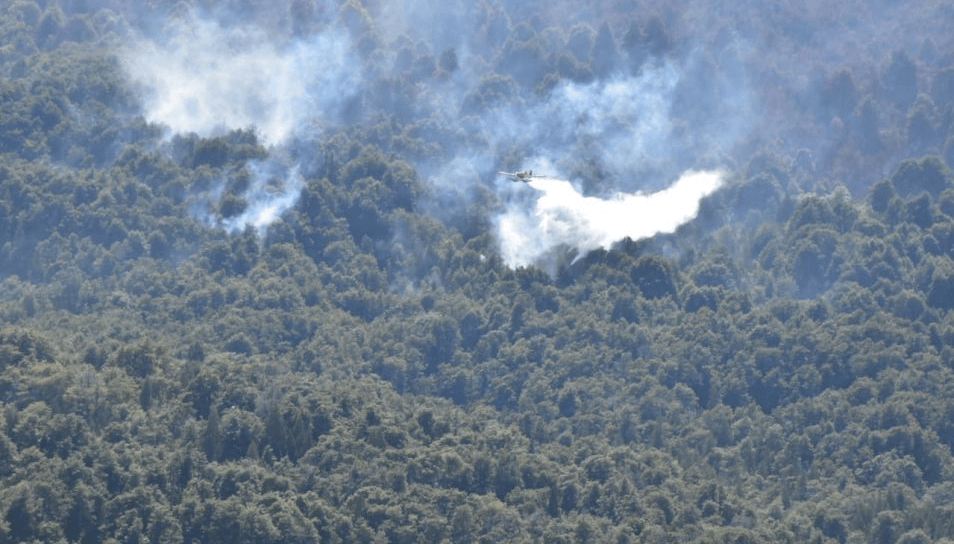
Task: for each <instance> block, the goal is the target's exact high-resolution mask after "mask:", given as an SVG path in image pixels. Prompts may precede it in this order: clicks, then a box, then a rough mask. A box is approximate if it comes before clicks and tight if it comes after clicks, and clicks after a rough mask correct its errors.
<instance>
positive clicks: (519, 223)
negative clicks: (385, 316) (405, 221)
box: [123, 3, 748, 266]
mask: <svg viewBox="0 0 954 544" xmlns="http://www.w3.org/2000/svg"><path fill="white" fill-rule="evenodd" d="M419 4H420V3H411V4H408V9H409V10H411V12H407V13H403V14H401V17H397V15H396V13H398V12H396V11H395V8H394V6H393V5H392V6H390V7H388V8H386V9H385V8H384V7H382V8H381V10H380V11H379V12H378V13H375V12H373V10H371V11H370V13H366V12H363V11H360V10H354V9H352V8H349V7H348V6H352V4H350V3H349V4H348V5H346V6H343V7H341V8H340V9H339V10H338V12H337V15H336V18H331V17H325V21H324V24H313V25H312V27H311V30H310V31H309V32H307V33H304V34H301V33H296V36H284V37H283V36H282V35H281V34H277V33H276V32H274V28H265V27H264V26H256V24H254V23H252V22H249V21H252V20H254V17H250V16H244V17H228V18H222V17H219V18H214V17H211V16H209V15H200V14H198V12H196V11H192V12H190V13H189V14H188V16H187V17H185V18H183V19H182V20H180V21H178V22H174V23H171V24H168V25H166V28H167V31H166V33H165V34H164V35H163V36H161V37H158V38H143V39H141V40H140V41H139V42H138V43H136V44H134V45H132V46H131V47H129V48H128V49H127V50H126V51H125V53H124V55H123V61H124V66H125V67H126V70H127V72H128V73H129V75H130V78H131V80H132V81H133V82H134V83H135V84H136V85H137V86H138V87H139V88H140V89H142V91H143V95H144V105H145V108H146V117H147V119H148V120H150V121H153V122H157V123H161V124H164V125H166V126H168V127H169V130H170V131H171V132H172V133H188V132H194V133H196V134H198V135H200V136H214V135H218V134H222V133H224V132H226V131H228V130H234V129H244V128H248V127H254V128H255V129H256V131H257V133H258V134H259V135H260V140H261V141H263V142H264V143H265V144H266V145H268V146H270V149H271V151H270V157H269V158H267V159H265V160H264V161H262V162H261V163H256V164H250V165H249V166H247V169H249V170H250V172H251V174H252V175H251V178H252V182H251V183H249V184H248V187H247V188H246V189H245V190H244V191H243V192H242V195H241V196H242V198H243V199H244V200H245V202H246V203H247V206H246V207H245V208H243V209H242V211H241V213H237V214H230V215H228V217H224V216H222V215H221V214H218V215H217V214H215V213H213V212H211V211H210V209H211V208H213V207H214V206H209V205H198V206H196V208H195V211H196V214H197V215H198V216H200V217H202V218H203V219H205V220H206V221H207V222H208V223H210V224H213V225H215V226H219V227H222V228H226V229H228V230H229V231H236V230H241V229H242V228H243V227H244V225H245V224H250V225H252V226H254V227H255V228H257V229H258V230H259V231H260V232H263V231H264V229H266V228H267V226H268V224H270V222H271V221H273V220H274V219H275V218H277V217H278V216H279V215H281V214H282V213H283V212H284V211H286V210H287V209H289V208H290V207H292V206H294V204H295V202H296V200H297V196H298V193H299V192H300V190H301V188H302V187H303V185H304V181H303V179H302V176H305V177H307V176H308V175H309V171H308V169H307V168H301V169H296V168H295V167H294V165H290V164H285V163H284V162H283V161H284V160H285V159H283V160H282V161H278V162H277V163H275V164H272V163H273V162H275V161H276V159H273V158H272V156H274V155H276V154H279V155H284V156H287V154H282V153H276V151H280V150H281V149H282V148H283V147H284V146H286V145H287V144H289V143H291V142H292V141H295V145H296V146H297V148H299V149H300V148H301V147H302V146H301V144H302V142H305V144H306V145H307V143H308V142H318V141H320V140H321V138H322V137H323V135H325V134H328V133H331V132H333V131H335V130H340V129H343V128H346V127H347V125H349V124H351V123H362V122H365V121H368V120H370V119H374V118H375V115H378V114H381V113H383V114H391V113H394V114H395V116H396V117H399V118H401V119H402V120H403V121H405V122H407V123H408V124H412V123H414V122H416V121H418V120H425V119H426V120H434V119H436V120H437V122H438V123H439V124H442V125H444V126H453V127H454V129H453V130H451V131H449V132H448V134H447V135H443V136H435V137H433V138H436V139H437V140H436V141H433V142H432V143H435V144H437V145H438V146H439V147H441V148H442V149H443V150H444V152H443V156H438V157H434V156H429V157H427V158H425V159H421V158H416V159H415V158H413V157H412V158H408V159H407V160H409V161H410V162H411V163H412V164H413V165H414V166H415V167H416V168H417V170H418V172H419V173H421V175H422V177H423V179H424V180H425V181H426V182H427V186H428V194H427V195H426V196H425V197H423V200H422V201H421V202H420V209H421V210H431V211H433V213H434V214H435V215H437V216H439V217H441V218H442V219H443V220H445V221H447V222H453V221H454V217H455V216H458V217H459V216H462V215H466V214H467V212H468V210H469V209H471V208H473V207H480V206H481V205H482V203H481V202H480V201H479V200H478V199H479V197H478V196H477V195H480V194H484V195H486V194H487V193H488V191H489V193H491V194H492V195H493V196H494V198H495V199H496V203H495V205H494V206H493V209H496V210H497V212H495V213H497V214H498V215H497V216H496V217H492V218H488V219H489V221H488V224H490V225H492V226H493V228H495V234H496V237H497V239H498V243H499V246H500V249H501V252H502V254H503V257H504V260H505V262H506V263H507V264H508V265H511V266H522V265H530V264H540V265H546V262H547V257H546V255H547V254H548V253H549V252H551V251H552V250H553V249H554V248H558V247H561V246H565V247H569V248H575V249H576V250H578V251H580V252H581V254H582V253H585V252H586V251H588V250H591V249H594V248H596V247H608V246H609V245H610V244H612V242H614V241H617V240H620V239H622V238H624V237H627V236H629V237H631V238H639V237H644V236H651V235H653V234H655V233H657V232H671V231H672V230H674V229H675V228H676V227H677V226H678V225H679V224H681V223H683V222H685V221H687V220H689V219H691V218H692V217H693V216H694V214H695V210H696V209H697V207H698V202H699V199H700V198H702V197H703V196H705V195H706V194H709V193H711V192H712V191H714V190H715V189H717V188H718V186H719V185H720V183H721V179H722V178H721V175H720V174H718V173H716V172H715V171H712V172H702V171H699V170H698V169H699V168H720V167H723V166H724V164H722V163H721V162H720V161H719V160H718V157H719V156H720V152H721V150H722V149H723V148H724V147H725V146H730V145H732V143H733V142H731V141H727V140H728V138H729V136H727V132H729V131H726V130H722V129H723V128H724V126H719V125H718V124H712V123H711V119H709V120H708V121H709V122H710V123H709V124H707V125H704V124H703V123H697V126H692V125H691V124H690V123H689V122H688V121H687V120H686V119H685V118H675V117H674V116H673V112H672V108H673V103H674V101H676V100H678V99H679V97H680V93H681V94H682V95H686V94H687V89H686V82H685V73H684V72H685V65H684V64H685V62H688V61H685V62H684V63H680V62H679V61H678V60H676V59H672V58H671V59H668V60H661V59H649V60H648V61H647V62H645V63H644V64H643V65H642V66H641V67H640V69H639V70H631V69H629V70H627V69H624V68H623V67H624V66H625V64H626V62H627V59H626V58H620V59H616V60H615V61H614V62H615V63H616V64H618V65H619V66H618V67H617V68H614V69H611V70H609V71H608V72H607V73H606V74H605V75H603V76H600V77H594V76H592V75H590V76H586V75H584V76H582V77H580V78H576V79H574V78H564V79H561V80H558V81H555V82H553V83H552V84H548V85H537V86H536V88H528V87H527V85H526V83H525V82H524V81H522V79H523V78H524V76H523V74H525V73H529V72H532V71H533V70H536V69H537V68H536V67H534V66H532V63H531V64H527V63H526V62H525V60H523V59H522V57H520V56H519V55H517V56H516V60H511V61H507V60H506V59H503V58H498V57H497V56H496V55H497V54H498V53H494V52H493V51H494V49H492V48H491V47H490V46H489V45H486V44H484V45H481V39H480V38H479V37H475V35H474V34H475V33H483V38H482V39H483V40H484V41H487V40H489V37H488V35H489V32H490V31H489V30H487V27H489V26H492V23H488V22H487V21H483V22H480V23H477V22H473V23H471V24H470V25H466V24H465V23H462V21H467V18H465V17H462V13H463V12H459V10H457V11H455V10H453V9H448V10H447V13H441V12H440V10H435V9H434V8H433V7H432V6H421V5H419ZM468 9H469V11H468V13H470V12H473V11H476V10H474V8H468ZM349 10H350V11H349ZM419 10H428V12H427V14H426V16H425V15H421V14H417V11H419ZM412 12H413V13H412ZM323 13H324V14H325V15H327V14H328V10H325V11H323ZM415 14H416V15H415ZM365 16H367V17H369V18H370V20H365V19H363V18H362V17H365ZM395 18H398V19H400V21H401V23H402V24H400V25H398V26H401V27H404V28H405V30H407V31H408V32H412V33H413V32H414V31H415V30H418V31H419V34H427V35H428V37H429V38H432V39H433V40H435V43H434V44H433V45H432V46H429V45H428V44H427V43H426V42H418V43H416V44H414V43H413V42H412V41H409V40H408V38H407V37H406V36H404V35H403V34H402V35H400V36H393V34H395V31H394V29H393V28H391V27H387V28H388V29H389V30H390V33H391V34H392V35H389V36H388V38H386V39H385V38H382V36H383V35H384V32H378V31H377V29H376V28H375V22H376V23H377V26H378V27H380V28H382V29H384V28H385V27H386V25H385V24H384V23H385V22H386V21H388V20H395ZM226 19H227V20H231V21H234V20H240V21H245V22H242V23H238V24H229V23H226V22H224V21H225V20H226ZM419 20H427V21H433V22H434V23H433V25H428V27H427V28H419V27H415V25H410V26H408V25H407V22H408V21H419ZM356 21H357V22H356ZM448 22H453V25H451V26H450V27H449V26H448V25H447V23H448ZM508 24H509V23H508ZM454 25H457V26H454ZM460 25H464V28H460ZM448 28H456V29H458V30H460V31H459V32H449V31H448V30H447V29H448ZM435 29H438V30H435ZM441 29H443V30H441ZM469 32H472V33H469ZM369 35H370V36H374V37H375V38H374V39H375V40H378V41H384V42H385V47H383V48H381V49H378V50H376V51H375V53H376V54H377V57H375V58H373V60H372V58H371V57H370V56H369V55H366V54H362V51H363V49H365V48H367V47H368V45H367V44H368V43H369ZM412 35H413V34H412ZM454 38H456V39H457V41H456V42H455V41H454ZM591 39H595V40H597V41H598V40H599V36H596V33H595V32H593V36H591ZM371 41H372V42H373V41H374V40H371ZM558 41H559V40H558ZM409 44H410V45H409ZM518 45H520V44H518ZM392 46H393V47H392ZM482 47H485V49H481V48H482ZM494 47H496V48H497V49H499V45H498V46H494ZM438 48H439V49H438ZM394 49H399V50H398V51H395V50H394ZM408 49H413V50H416V51H418V52H421V51H423V53H420V57H419V58H418V60H415V61H414V62H412V63H411V65H410V67H409V66H408V62H407V60H406V58H404V57H403V56H402V55H404V53H406V51H407V50H408ZM415 54H417V53H415ZM593 56H594V61H600V59H599V58H596V57H597V52H596V46H594V52H593ZM438 57H440V58H439V60H438ZM420 59H424V61H423V66H424V68H419V67H418V64H420V63H421V61H420ZM428 59H429V60H428ZM428 62H429V63H430V68H427V66H428ZM415 63H418V64H415ZM493 64H496V65H497V70H498V72H501V73H502V75H499V76H496V79H494V78H490V79H488V78H487V77H486V72H487V71H488V70H489V69H490V65H493ZM435 66H436V68H437V69H436V70H435ZM429 70H430V71H433V73H429ZM418 71H420V72H421V73H417V72H418ZM411 73H414V74H416V75H411V76H409V74H411ZM407 77H411V79H414V80H415V82H414V84H413V85H411V87H410V90H409V91H408V92H407V94H406V95H403V96H398V97H397V98H396V99H392V100H391V101H390V102H389V101H388V100H386V99H384V98H382V97H381V96H380V86H379V85H378V84H379V83H380V82H381V81H392V80H394V79H396V78H407ZM711 83H712V84H713V89H723V90H724V89H726V88H728V87H730V85H728V84H727V82H726V81H725V80H724V79H723V80H718V78H715V79H714V80H713V81H712V82H711ZM691 91H692V93H697V92H699V90H698V89H691ZM733 96H735V97H739V96H744V89H743V90H737V91H733ZM720 100H721V99H720V98H719V97H714V98H710V99H709V101H708V102H707V104H709V105H712V104H715V105H716V108H715V109H719V108H723V105H722V104H723V103H725V104H732V103H733V101H731V100H723V101H721V102H720ZM735 103H736V104H743V106H739V107H730V108H728V109H727V110H724V111H721V114H722V115H723V116H729V115H732V116H735V117H742V115H740V114H741V113H744V112H743V110H744V109H745V108H747V107H748V102H747V100H745V99H743V100H738V101H736V102H735ZM389 108H393V109H391V110H389ZM696 128H698V130H693V129H696ZM732 132H738V131H736V130H733V131H732ZM732 137H733V138H734V137H735V136H732ZM700 142H702V145H700ZM397 152H398V153H399V154H400V150H397ZM703 155H705V158H701V157H702V156H703ZM541 162H542V163H543V164H546V165H548V169H547V170H545V172H546V173H548V174H553V175H554V176H555V177H562V178H566V179H568V180H571V181H572V183H570V181H562V180H558V179H546V180H535V181H533V182H531V184H530V186H529V187H527V186H524V185H523V184H515V185H513V184H509V183H507V182H505V181H503V180H501V179H499V178H498V177H497V176H496V174H495V172H496V171H497V170H502V169H508V170H512V169H523V168H528V167H534V164H540V163H541ZM277 171H283V172H284V173H285V174H286V175H285V176H284V177H281V176H278V177H276V174H275V173H274V172H277ZM299 171H300V172H301V174H299V173H298V172H299ZM269 172H271V173H269ZM462 172H466V173H468V174H467V175H461V173H462ZM279 178H281V179H283V180H284V181H281V182H277V181H276V180H277V179H279ZM269 180H271V181H269ZM224 184H225V182H224V181H223V187H224ZM670 184H672V186H671V187H670V188H669V189H666V187H667V186H669V185H670ZM266 187H270V188H269V189H266ZM221 196H222V187H218V188H216V189H215V190H213V191H211V192H208V193H205V194H202V195H198V200H199V201H200V202H205V201H210V202H213V203H214V202H215V201H216V200H218V199H219V198H220V197H221ZM438 202H439V203H441V204H436V203H438ZM448 202H450V203H451V204H450V205H449V206H444V205H443V204H444V203H448Z"/></svg>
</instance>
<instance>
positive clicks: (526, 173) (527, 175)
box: [497, 170, 546, 183]
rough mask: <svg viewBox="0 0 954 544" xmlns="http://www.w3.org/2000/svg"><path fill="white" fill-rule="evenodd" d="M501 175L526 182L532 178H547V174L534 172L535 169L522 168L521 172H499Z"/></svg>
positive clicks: (515, 180)
mask: <svg viewBox="0 0 954 544" xmlns="http://www.w3.org/2000/svg"><path fill="white" fill-rule="evenodd" d="M497 173H498V174H500V175H501V176H508V177H509V178H510V181H514V182H517V181H522V182H524V183H527V182H529V181H530V180H531V179H538V178H545V177H546V176H544V175H542V174H536V175H535V174H534V173H533V170H521V171H520V172H497Z"/></svg>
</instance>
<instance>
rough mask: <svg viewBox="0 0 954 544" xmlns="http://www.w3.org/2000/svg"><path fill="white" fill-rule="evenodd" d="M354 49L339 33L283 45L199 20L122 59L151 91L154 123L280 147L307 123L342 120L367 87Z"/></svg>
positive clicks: (257, 33) (261, 34) (149, 112)
mask: <svg viewBox="0 0 954 544" xmlns="http://www.w3.org/2000/svg"><path fill="white" fill-rule="evenodd" d="M348 47H349V41H348V40H347V38H346V37H345V36H343V35H342V34H340V33H336V32H332V31H329V32H323V33H319V34H315V35H312V36H310V37H308V38H307V39H304V40H289V41H287V42H285V43H281V42H277V41H276V40H274V39H272V38H271V37H270V36H269V35H268V34H267V32H265V30H264V29H262V28H258V27H255V26H250V25H245V26H238V27H231V28H230V27H225V26H222V25H220V24H218V23H216V22H214V21H209V20H205V19H202V18H200V17H198V16H196V15H195V14H193V15H192V16H191V17H189V18H188V19H186V20H185V21H182V22H180V23H178V24H176V25H173V26H172V27H171V31H170V35H169V36H168V37H165V39H163V40H160V41H156V40H151V39H142V40H140V41H138V42H137V43H135V44H134V45H133V46H131V47H129V48H127V49H126V51H125V52H124V54H123V57H122V58H123V65H124V67H125V69H126V71H127V73H128V74H129V76H130V78H131V80H132V81H133V83H134V84H135V85H137V86H139V87H140V88H141V89H142V90H143V92H144V95H145V110H146V120H147V121H150V122H153V123H159V124H162V125H165V126H168V127H169V129H170V130H171V131H172V132H173V133H188V132H194V133H196V134H198V135H200V136H213V135H217V134H221V133H223V132H226V131H228V130H231V129H244V128H248V127H255V129H256V130H257V132H258V133H259V134H260V135H261V137H262V138H263V140H264V143H266V144H268V145H279V144H281V143H283V142H284V141H286V139H287V138H288V137H289V136H291V135H292V134H293V133H294V132H295V131H296V129H298V128H299V125H300V124H301V123H305V122H308V121H311V122H312V123H316V124H320V123H322V122H323V121H324V119H323V117H326V116H327V117H335V116H337V114H338V113H339V112H340V111H341V109H342V108H343V104H345V103H346V101H347V100H348V99H349V98H350V97H351V96H353V94H354V93H355V92H356V90H357V89H359V88H360V85H361V82H360V80H361V71H360V70H359V69H356V67H357V66H359V65H358V64H357V63H355V62H353V61H352V59H351V58H350V54H349V53H348ZM303 112H308V116H303Z"/></svg>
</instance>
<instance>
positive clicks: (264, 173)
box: [192, 160, 305, 237]
mask: <svg viewBox="0 0 954 544" xmlns="http://www.w3.org/2000/svg"><path fill="white" fill-rule="evenodd" d="M242 174H243V175H247V177H248V181H247V187H246V188H245V190H244V191H242V194H241V197H240V198H241V210H240V211H238V213H234V214H228V215H227V216H225V215H223V213H222V211H221V209H220V206H217V205H216V203H220V202H222V198H223V194H224V193H225V192H226V186H227V185H228V183H227V182H225V181H221V182H219V183H218V184H216V185H215V187H214V188H213V189H212V190H210V191H206V192H202V193H199V194H197V195H195V196H194V197H193V199H192V200H193V206H192V215H193V216H195V217H196V218H198V219H200V220H201V221H203V222H205V223H206V224H208V225H210V226H213V227H216V228H221V229H224V230H226V231H228V232H229V233H231V234H235V233H239V232H242V231H243V230H245V228H246V227H252V228H254V229H255V230H256V231H257V232H258V234H259V236H260V237H261V236H264V234H265V231H266V230H267V229H268V227H269V225H271V224H272V223H274V222H275V221H276V220H277V219H278V218H279V216H281V214H282V213H283V212H285V210H288V209H289V208H291V207H292V206H294V205H295V203H296V202H297V201H298V197H299V195H300V194H301V190H302V188H303V187H304V184H305V183H304V180H303V179H302V177H301V175H300V174H299V173H298V168H297V167H290V168H289V167H286V166H283V165H281V164H280V163H279V162H278V161H277V160H264V161H251V162H249V163H247V164H246V165H245V167H244V171H243V172H242Z"/></svg>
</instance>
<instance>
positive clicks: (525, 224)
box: [496, 171, 724, 272]
mask: <svg viewBox="0 0 954 544" xmlns="http://www.w3.org/2000/svg"><path fill="white" fill-rule="evenodd" d="M723 179H724V176H723V174H722V173H721V172H718V171H708V172H686V173H685V174H684V175H683V176H682V177H680V178H679V179H678V180H677V181H676V182H675V183H673V185H672V186H671V187H669V188H667V189H664V190H662V191H658V192H655V193H651V194H643V193H639V192H637V193H630V194H625V193H619V194H616V195H614V196H612V197H611V198H605V199H604V198H596V197H590V196H584V195H583V194H581V193H580V191H578V190H577V189H576V188H575V187H574V186H573V185H572V184H571V183H570V182H569V181H565V180H561V179H555V178H535V179H532V180H531V181H530V182H529V183H528V185H529V186H530V187H531V188H533V189H534V190H536V191H538V192H539V193H540V194H539V195H538V196H537V199H536V202H535V203H534V204H533V206H532V207H529V208H528V207H526V206H525V205H511V206H509V207H508V209H507V210H506V212H505V213H503V214H502V215H501V216H500V217H498V218H497V221H496V227H497V235H498V238H499V240H500V245H501V253H502V257H503V259H504V262H506V263H507V264H508V265H509V266H511V267H519V266H529V265H538V266H541V267H543V268H545V269H548V270H549V271H551V272H552V271H553V270H552V259H553V257H554V256H553V252H554V251H555V250H559V249H560V248H561V247H564V248H570V249H575V250H577V251H579V255H583V254H585V253H586V252H588V251H591V250H593V249H597V248H601V247H602V248H606V249H609V247H610V246H611V245H612V244H613V243H614V242H617V241H620V240H622V239H624V238H627V237H629V238H631V239H634V240H636V239H640V238H646V237H650V236H653V235H655V234H658V233H669V232H673V231H675V230H676V228H678V227H679V225H682V224H683V223H685V222H686V221H688V220H690V219H692V218H693V217H695V215H696V213H697V212H698V210H699V201H700V200H701V199H702V198H703V197H705V196H706V195H709V194H711V193H712V192H713V191H715V190H716V189H718V188H719V187H720V186H721V185H722V181H723Z"/></svg>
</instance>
